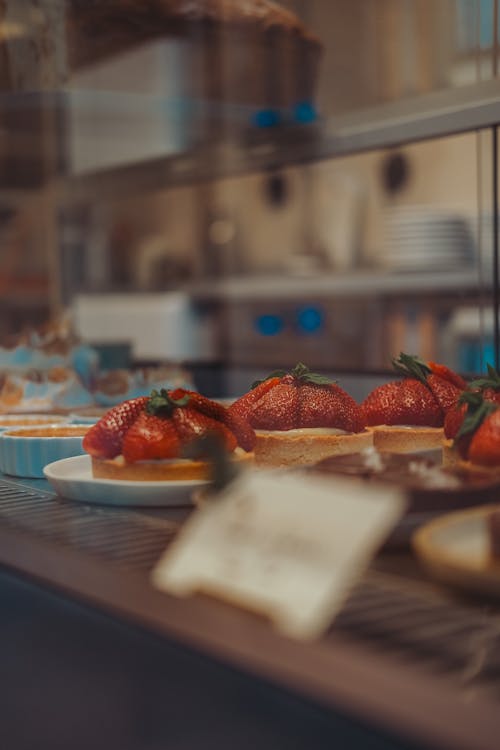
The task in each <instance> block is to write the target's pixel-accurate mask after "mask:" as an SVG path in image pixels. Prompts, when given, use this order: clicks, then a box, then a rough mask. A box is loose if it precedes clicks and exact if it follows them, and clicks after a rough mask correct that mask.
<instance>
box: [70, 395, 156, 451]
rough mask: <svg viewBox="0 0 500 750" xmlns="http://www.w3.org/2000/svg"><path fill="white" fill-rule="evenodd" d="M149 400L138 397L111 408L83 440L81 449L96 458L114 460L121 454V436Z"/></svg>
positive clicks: (144, 397)
mask: <svg viewBox="0 0 500 750" xmlns="http://www.w3.org/2000/svg"><path fill="white" fill-rule="evenodd" d="M148 401H149V398H148V397H147V396H139V398H133V399H130V400H129V401H124V402H123V403H122V404H118V405H117V406H113V407H112V408H111V409H110V410H109V411H107V412H106V414H104V416H103V417H101V419H100V420H99V421H98V422H96V424H95V425H92V427H91V428H90V429H89V430H88V432H87V433H86V435H85V437H84V438H83V449H84V450H85V451H87V453H90V455H91V456H95V457H96V458H114V457H115V456H118V454H119V453H121V450H122V443H123V436H124V435H125V433H126V432H127V430H128V428H129V427H130V426H131V425H132V424H133V423H134V422H135V420H136V419H137V417H138V416H139V414H140V413H141V412H142V411H144V409H145V408H146V404H147V403H148Z"/></svg>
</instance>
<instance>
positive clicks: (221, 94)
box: [0, 0, 500, 397]
mask: <svg viewBox="0 0 500 750" xmlns="http://www.w3.org/2000/svg"><path fill="white" fill-rule="evenodd" d="M201 5H203V4H201ZM281 5H282V6H283V7H286V8H287V9H289V10H290V11H292V12H293V13H294V14H296V16H297V17H298V18H299V19H300V22H301V23H302V24H303V26H300V29H299V31H297V29H298V28H299V27H297V28H295V27H294V30H293V34H292V37H293V42H290V36H289V35H288V31H287V30H286V29H285V30H284V29H283V28H278V29H277V30H275V31H273V30H271V31H272V33H274V34H275V36H274V37H272V39H273V40H274V41H273V43H270V41H269V39H268V40H267V42H265V43H264V44H263V43H262V41H261V40H258V39H257V38H256V37H255V38H253V39H252V41H251V42H249V41H248V39H246V38H245V41H244V43H243V44H242V43H241V39H239V40H238V39H237V40H236V41H235V39H234V37H232V36H230V35H226V34H225V33H223V32H221V31H220V29H219V28H218V26H217V24H216V23H214V22H208V23H207V22H203V23H201V22H200V21H199V19H197V18H193V19H189V20H190V23H188V24H185V25H184V26H183V27H182V28H181V29H177V28H176V29H174V30H173V31H172V30H171V29H169V28H167V27H162V26H161V24H158V22H157V19H156V20H155V19H154V17H151V18H148V19H146V20H145V18H142V19H137V18H135V17H134V11H133V10H131V9H130V8H129V9H128V10H127V9H126V6H125V5H124V4H123V3H121V4H120V3H119V2H109V3H92V2H89V3H84V2H80V1H79V0H68V2H63V1H62V0H0V86H1V94H0V95H1V98H2V103H1V106H0V308H1V310H0V337H1V338H2V340H3V341H4V344H5V345H6V346H7V345H8V342H9V341H12V339H13V338H15V337H16V335H17V334H18V333H19V332H20V331H22V330H23V329H26V327H30V326H36V325H39V324H40V322H42V321H44V320H54V319H56V320H57V319H58V318H59V317H61V316H67V315H69V316H70V318H71V321H72V325H73V326H74V328H75V331H76V332H77V333H78V335H79V336H81V337H82V339H83V340H85V341H86V342H88V343H91V344H95V345H97V346H99V347H101V348H104V349H106V347H108V349H109V351H111V352H112V351H120V352H121V353H122V354H123V347H125V348H126V351H127V353H128V354H127V356H128V360H127V362H128V364H130V365H136V364H156V363H159V362H165V361H168V362H173V363H179V364H182V365H183V366H186V367H188V368H189V370H190V371H191V372H192V374H193V377H194V378H195V380H196V383H197V385H198V386H199V387H201V388H202V389H204V390H205V391H207V392H208V394H209V395H219V396H220V395H224V396H231V395H234V394H237V393H239V392H241V391H243V390H244V389H246V388H247V387H248V384H249V383H250V382H251V381H252V380H253V379H254V377H255V376H256V375H260V374H261V373H263V372H267V371H269V370H272V369H274V368H276V367H283V366H284V367H287V366H291V365H293V364H294V363H295V362H296V361H297V360H299V359H300V360H303V361H305V362H307V364H309V366H311V367H312V368H315V369H321V370H324V371H328V372H330V373H333V374H334V375H336V376H337V375H338V376H339V377H340V378H341V380H342V384H343V385H344V386H346V387H348V388H349V389H350V390H351V392H352V393H353V395H354V396H358V397H363V395H364V393H366V392H367V391H368V390H369V389H370V388H371V387H372V386H373V384H374V382H375V381H376V380H377V378H380V377H384V378H386V373H387V371H388V370H389V369H390V360H391V357H392V356H394V355H397V354H398V353H399V352H400V351H401V350H404V351H408V352H411V353H418V354H420V355H421V356H422V357H423V358H424V359H431V360H440V361H443V362H446V364H448V365H449V366H451V367H454V368H457V369H458V370H460V371H462V372H464V373H472V372H479V371H481V370H483V369H484V367H485V364H486V363H487V362H495V359H496V358H497V357H498V352H497V349H498V346H496V343H495V342H496V338H498V335H497V334H496V333H495V331H497V330H498V326H497V321H496V316H497V299H498V291H497V290H498V283H497V278H496V276H497V270H498V264H497V262H496V259H495V245H496V243H495V241H494V238H495V227H496V224H497V222H496V214H497V205H496V203H497V201H496V194H495V188H494V186H495V184H496V176H497V169H498V165H497V151H496V127H497V124H498V122H500V86H499V83H498V28H499V18H498V2H497V1H496V0H437V2H436V1H435V0H296V2H293V1H292V0H289V1H288V2H285V1H284V0H283V2H282V3H281ZM223 6H224V4H221V13H223V12H224V11H223ZM294 23H295V21H294ZM270 39H271V37H270ZM248 45H250V46H248ZM259 45H260V46H259ZM252 51H253V53H254V54H253V53H252ZM245 54H246V55H247V57H246V58H245ZM249 55H250V58H251V59H252V60H253V64H252V66H251V67H250V68H249V66H248V59H249V57H248V56H249ZM113 347H114V349H113ZM120 363H122V362H120Z"/></svg>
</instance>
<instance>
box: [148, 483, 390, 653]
mask: <svg viewBox="0 0 500 750" xmlns="http://www.w3.org/2000/svg"><path fill="white" fill-rule="evenodd" d="M404 508H405V500H404V495H403V493H402V492H401V491H400V490H399V489H397V488H395V487H385V486H384V487H382V486H380V485H378V486H377V485H375V484H374V485H367V484H365V483H363V484H361V483H357V482H353V481H350V480H348V479H343V478H334V479H323V478H320V477H315V476H312V475H310V474H308V475H307V476H306V475H305V474H302V473H293V474H292V473H288V474H287V473H284V472H278V471H248V472H245V473H244V474H242V475H241V476H240V477H239V478H238V480H237V481H236V482H234V483H233V484H232V485H231V486H230V487H229V488H228V489H226V491H225V492H224V493H222V494H221V495H220V496H219V497H218V499H217V500H214V501H213V502H208V503H207V504H206V505H205V506H204V507H202V508H201V509H200V510H199V511H197V512H195V513H194V514H193V515H192V516H191V518H190V519H189V520H188V522H187V523H186V525H185V526H184V528H183V530H182V532H181V533H180V535H179V536H178V538H177V539H176V540H175V542H174V543H173V544H172V545H171V546H170V547H169V549H168V550H167V552H166V553H165V555H164V556H163V557H162V559H161V560H160V562H159V563H158V565H157V566H156V568H155V569H154V571H153V583H154V585H155V586H157V587H158V588H160V589H163V590H165V591H168V592H170V593H174V594H178V595H186V594H190V593H193V592H196V591H203V592H204V593H209V594H212V595H215V596H218V597H220V598H223V599H225V600H226V601H229V602H232V603H233V604H235V605H240V606H242V607H245V608H247V609H251V610H254V611H257V612H259V613H262V614H264V615H266V616H267V617H269V618H270V619H271V620H272V621H273V623H274V624H275V625H276V627H277V628H279V629H280V630H281V631H282V632H284V633H286V634H288V635H290V636H293V637H296V638H313V637H316V636H318V635H320V634H321V633H322V632H323V631H324V630H325V629H326V628H328V627H329V625H330V624H331V622H332V620H333V618H334V616H335V614H336V612H337V611H338V610H339V609H340V607H341V606H342V604H343V601H344V599H345V597H346V595H347V593H348V591H349V589H350V587H351V586H352V584H353V582H355V581H356V579H357V578H358V576H359V575H360V573H362V572H363V570H364V568H365V567H366V565H367V564H368V563H369V561H370V559H371V558H372V556H373V555H374V554H375V552H376V551H377V549H378V548H379V546H380V544H381V543H382V542H383V540H384V539H385V538H386V536H387V535H388V533H389V532H390V530H391V529H392V527H393V526H394V525H395V523H396V522H397V521H398V519H399V518H400V517H401V515H402V513H403V512H404Z"/></svg>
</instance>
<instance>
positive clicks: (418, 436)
mask: <svg viewBox="0 0 500 750" xmlns="http://www.w3.org/2000/svg"><path fill="white" fill-rule="evenodd" d="M367 430H369V431H370V432H372V433H373V445H374V446H375V448H377V450H379V451H381V452H383V451H390V452H391V453H413V452H414V451H425V450H434V449H436V448H441V447H442V445H443V441H444V430H443V428H442V427H411V428H408V427H398V426H397V425H395V426H392V425H391V426H390V427H389V426H387V425H381V426H378V425H377V426H374V427H367Z"/></svg>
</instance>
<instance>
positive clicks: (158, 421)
mask: <svg viewBox="0 0 500 750" xmlns="http://www.w3.org/2000/svg"><path fill="white" fill-rule="evenodd" d="M180 449H181V441H180V440H179V436H178V435H177V432H176V429H175V426H174V423H173V422H172V420H171V419H168V418H164V417H156V416H154V414H148V413H147V412H145V411H143V412H141V414H139V416H138V417H137V419H136V420H135V422H134V423H133V424H132V425H131V426H130V428H129V429H128V430H127V433H126V435H125V437H124V438H123V446H122V453H123V457H124V459H125V461H127V462H128V463H133V462H135V461H151V460H155V459H162V458H175V457H176V456H179V455H180Z"/></svg>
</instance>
